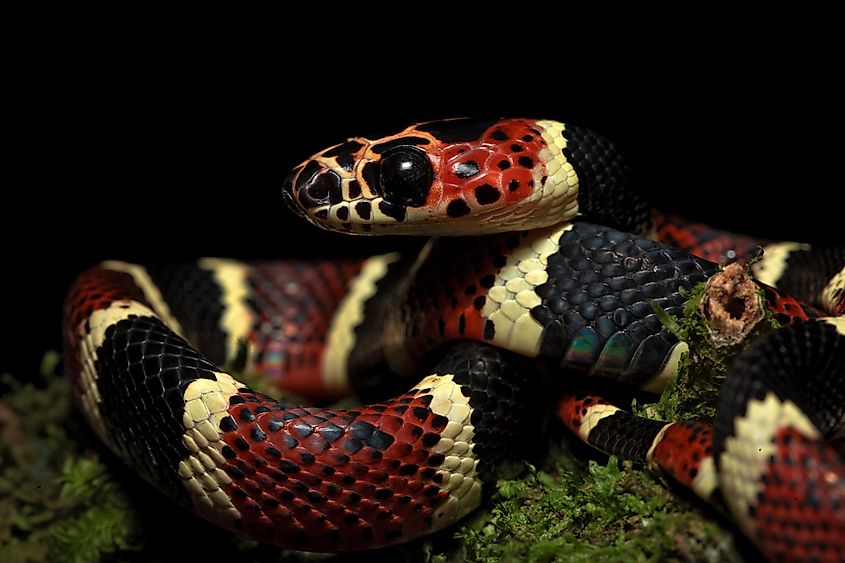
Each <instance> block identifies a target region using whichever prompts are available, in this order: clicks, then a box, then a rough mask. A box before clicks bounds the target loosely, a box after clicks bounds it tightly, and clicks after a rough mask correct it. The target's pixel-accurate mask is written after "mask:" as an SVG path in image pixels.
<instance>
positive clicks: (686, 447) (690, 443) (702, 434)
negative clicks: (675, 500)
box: [652, 420, 713, 487]
mask: <svg viewBox="0 0 845 563" xmlns="http://www.w3.org/2000/svg"><path fill="white" fill-rule="evenodd" d="M712 455H713V428H712V427H711V426H710V425H708V424H704V423H701V422H696V421H694V420H688V421H684V422H676V423H674V424H672V425H671V426H669V427H667V428H666V430H665V431H664V432H663V437H662V439H661V440H660V441H659V442H658V443H657V446H656V447H655V448H654V453H653V454H652V461H653V462H654V463H656V464H657V465H659V466H660V468H661V469H663V470H664V471H666V472H667V473H668V474H669V475H671V476H672V478H674V479H675V480H676V481H678V482H679V483H681V484H682V485H685V486H687V487H691V486H692V482H693V480H694V479H695V478H696V476H698V473H699V471H700V468H701V462H702V461H704V459H705V458H709V457H712Z"/></svg>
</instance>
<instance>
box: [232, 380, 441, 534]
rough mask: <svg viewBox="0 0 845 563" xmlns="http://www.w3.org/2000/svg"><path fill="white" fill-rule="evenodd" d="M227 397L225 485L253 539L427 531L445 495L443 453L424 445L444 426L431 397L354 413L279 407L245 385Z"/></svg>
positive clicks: (419, 396) (421, 395) (400, 400)
mask: <svg viewBox="0 0 845 563" xmlns="http://www.w3.org/2000/svg"><path fill="white" fill-rule="evenodd" d="M234 399H235V401H234V402H233V404H232V406H231V407H230V408H229V415H230V416H229V418H225V419H223V421H222V422H221V424H220V427H221V429H222V430H223V431H224V442H225V443H226V445H227V448H226V449H225V450H224V456H225V457H226V458H227V459H228V460H229V462H228V463H227V464H226V466H225V467H224V470H225V471H226V472H227V474H228V475H229V476H230V477H232V483H231V485H228V486H226V487H224V490H225V491H226V493H227V494H228V495H229V496H230V498H231V499H232V501H233V503H234V505H235V506H236V507H237V508H238V510H240V511H241V513H242V514H244V515H245V517H244V520H243V522H241V523H240V526H242V527H244V528H248V530H247V531H249V532H250V533H251V534H254V535H255V537H257V538H260V539H262V540H264V541H268V542H271V543H276V544H278V545H282V546H286V547H294V548H295V547H297V546H302V545H305V543H306V542H307V544H308V545H312V546H317V545H323V546H326V548H331V549H333V550H349V549H361V548H366V547H371V546H376V545H387V544H391V543H397V542H400V541H405V540H407V539H410V538H413V537H417V536H420V535H423V534H426V533H428V532H429V530H430V529H431V525H432V516H433V508H434V507H436V506H439V505H440V504H442V503H443V502H444V500H445V499H446V498H447V497H448V492H447V491H446V490H445V489H443V488H442V483H441V482H440V481H441V478H440V476H439V475H437V471H436V468H437V467H438V466H439V465H440V464H441V463H442V462H443V459H444V456H443V455H442V454H437V453H433V452H432V451H431V448H432V446H433V445H434V444H436V443H437V442H438V441H439V435H440V432H441V431H442V429H443V427H444V425H445V424H444V423H443V421H442V419H443V417H439V416H437V415H435V414H434V413H432V412H431V410H430V409H428V407H427V405H428V404H429V403H430V400H431V397H430V395H426V394H424V393H422V392H420V393H419V394H406V395H403V396H401V397H398V398H396V399H394V400H392V401H390V402H387V403H383V404H379V405H371V406H369V407H365V408H364V409H362V410H360V411H354V410H350V411H331V410H325V409H318V408H301V407H291V408H284V407H283V406H282V405H279V404H278V403H276V402H274V401H273V400H272V399H270V398H268V397H266V396H263V395H258V394H253V393H250V392H247V391H246V390H244V392H243V393H242V394H241V395H239V396H237V397H236V398H234ZM239 401H242V402H239ZM247 516H248V517H247Z"/></svg>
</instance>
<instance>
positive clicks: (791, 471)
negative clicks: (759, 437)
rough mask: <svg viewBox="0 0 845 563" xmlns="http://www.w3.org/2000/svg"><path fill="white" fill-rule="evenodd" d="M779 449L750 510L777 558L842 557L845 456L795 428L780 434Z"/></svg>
mask: <svg viewBox="0 0 845 563" xmlns="http://www.w3.org/2000/svg"><path fill="white" fill-rule="evenodd" d="M774 443H775V445H776V446H777V450H776V454H775V455H774V456H773V457H772V459H771V460H770V461H769V465H768V467H767V473H766V474H765V475H762V476H761V479H762V481H763V483H764V487H763V490H762V491H761V493H760V494H759V496H758V499H757V503H756V505H755V506H754V507H749V512H750V513H751V516H752V518H753V519H754V522H755V525H756V527H757V532H756V541H757V544H758V545H759V546H760V548H761V550H762V551H763V552H764V553H765V554H766V555H767V557H769V558H771V559H772V560H789V561H841V560H842V556H843V554H845V479H843V475H845V459H843V457H842V456H841V455H840V454H839V453H838V452H837V451H836V450H835V449H834V448H832V447H831V446H830V445H829V444H826V443H825V442H823V441H820V440H815V439H812V438H808V437H806V436H804V435H803V434H801V433H800V432H798V431H797V430H795V429H794V428H791V427H789V428H781V429H779V430H778V432H777V434H776V435H775V437H774Z"/></svg>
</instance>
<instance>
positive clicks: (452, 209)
mask: <svg viewBox="0 0 845 563" xmlns="http://www.w3.org/2000/svg"><path fill="white" fill-rule="evenodd" d="M469 212H470V209H469V205H467V203H466V202H465V201H464V200H462V199H453V200H452V201H450V202H449V205H447V206H446V215H448V216H449V217H452V218H453V219H455V218H458V217H463V216H465V215H467V214H468V213H469Z"/></svg>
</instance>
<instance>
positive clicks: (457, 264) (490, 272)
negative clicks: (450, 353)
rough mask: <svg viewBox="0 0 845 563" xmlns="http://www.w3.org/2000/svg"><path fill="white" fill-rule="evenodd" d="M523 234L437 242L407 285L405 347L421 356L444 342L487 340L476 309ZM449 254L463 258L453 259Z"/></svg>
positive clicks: (483, 324) (482, 304)
mask: <svg viewBox="0 0 845 563" xmlns="http://www.w3.org/2000/svg"><path fill="white" fill-rule="evenodd" d="M522 236H524V235H523V234H522V233H517V234H514V233H510V234H503V235H493V236H488V237H485V238H484V239H483V240H478V239H474V238H471V237H461V238H454V239H448V240H441V241H440V243H439V244H437V245H435V246H434V248H433V249H432V251H431V254H430V255H429V257H428V260H426V262H425V264H424V265H423V266H422V267H421V268H420V270H419V271H418V272H417V275H416V276H415V278H414V283H413V285H412V286H411V288H410V289H409V293H408V300H407V303H408V305H407V310H408V311H411V312H415V313H412V314H411V316H409V317H408V318H407V319H405V320H406V325H407V326H408V327H409V329H408V330H409V332H410V334H409V335H408V341H409V343H410V344H408V345H407V346H406V350H409V351H410V352H412V353H419V354H424V353H427V352H429V351H431V350H432V349H434V348H436V347H437V346H439V345H440V344H442V343H444V342H450V341H455V340H478V341H483V340H485V339H487V340H489V338H487V336H491V334H490V333H489V331H485V329H486V328H487V326H486V325H487V319H486V318H485V317H484V316H483V315H482V313H481V311H482V309H483V308H484V305H485V303H486V299H487V297H486V295H487V292H488V291H489V289H490V288H491V287H492V286H493V284H494V283H495V277H496V273H497V272H498V271H499V269H500V268H501V267H502V266H503V265H504V264H505V258H504V255H505V253H506V252H507V250H506V249H507V248H513V247H514V246H515V245H514V244H513V242H516V243H517V244H518V241H519V237H522ZM454 256H465V257H467V258H466V260H464V261H455V260H454Z"/></svg>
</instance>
